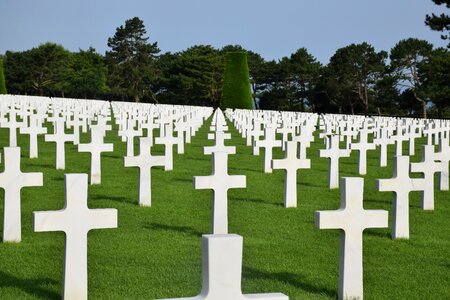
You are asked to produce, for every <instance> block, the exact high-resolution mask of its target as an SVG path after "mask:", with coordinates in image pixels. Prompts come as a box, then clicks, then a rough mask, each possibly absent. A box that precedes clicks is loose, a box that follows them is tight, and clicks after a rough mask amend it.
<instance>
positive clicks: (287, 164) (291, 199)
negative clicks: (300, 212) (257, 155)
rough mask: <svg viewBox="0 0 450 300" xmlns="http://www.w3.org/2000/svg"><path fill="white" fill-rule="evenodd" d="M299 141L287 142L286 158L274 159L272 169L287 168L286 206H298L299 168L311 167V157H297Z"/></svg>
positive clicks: (285, 180) (285, 179)
mask: <svg viewBox="0 0 450 300" xmlns="http://www.w3.org/2000/svg"><path fill="white" fill-rule="evenodd" d="M297 145H298V142H295V141H288V142H286V146H285V148H286V154H285V158H284V159H274V160H272V169H284V170H286V173H285V177H284V207H297V170H298V169H309V168H311V161H310V160H309V159H299V158H297Z"/></svg>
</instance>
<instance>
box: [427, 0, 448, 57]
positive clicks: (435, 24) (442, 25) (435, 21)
mask: <svg viewBox="0 0 450 300" xmlns="http://www.w3.org/2000/svg"><path fill="white" fill-rule="evenodd" d="M432 1H433V2H434V3H435V4H436V5H443V4H445V6H446V7H447V8H450V0H432ZM425 24H426V25H427V26H428V27H430V28H431V30H434V31H440V32H445V31H447V33H443V34H441V38H442V39H443V40H448V39H449V38H450V35H449V32H450V16H449V15H447V14H444V13H443V14H441V15H439V16H437V15H435V14H434V13H433V14H431V16H430V15H426V17H425ZM447 47H449V48H450V42H449V43H448V45H447Z"/></svg>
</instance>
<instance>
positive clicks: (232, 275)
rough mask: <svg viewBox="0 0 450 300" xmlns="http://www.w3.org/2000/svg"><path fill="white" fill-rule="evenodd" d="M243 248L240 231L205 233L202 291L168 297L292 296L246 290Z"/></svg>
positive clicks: (235, 299) (244, 299) (238, 299)
mask: <svg viewBox="0 0 450 300" xmlns="http://www.w3.org/2000/svg"><path fill="white" fill-rule="evenodd" d="M242 248H243V239H242V236H239V235H237V234H211V235H203V237H202V279H203V280H202V281H203V282H202V291H201V292H200V295H198V296H196V297H187V298H170V299H164V300H175V299H184V300H248V299H255V300H257V299H259V300H288V299H289V297H288V296H286V295H283V294H281V293H270V294H247V295H244V294H242V290H241V278H242Z"/></svg>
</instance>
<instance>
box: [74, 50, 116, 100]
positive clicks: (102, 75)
mask: <svg viewBox="0 0 450 300" xmlns="http://www.w3.org/2000/svg"><path fill="white" fill-rule="evenodd" d="M106 83H107V67H106V65H105V62H104V58H103V56H101V55H100V54H98V53H96V52H95V49H94V48H92V47H90V48H89V49H88V50H86V51H84V50H80V51H79V52H77V53H73V54H72V56H71V60H70V62H69V64H68V68H67V72H66V83H65V89H66V91H67V92H68V93H70V94H71V95H72V96H74V97H83V98H87V97H90V98H96V96H97V95H99V94H103V93H106V92H107V91H108V86H107V84H106Z"/></svg>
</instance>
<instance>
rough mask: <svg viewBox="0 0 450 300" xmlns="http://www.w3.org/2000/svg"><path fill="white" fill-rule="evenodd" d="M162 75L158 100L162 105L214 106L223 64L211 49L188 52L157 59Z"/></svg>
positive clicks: (166, 55)
mask: <svg viewBox="0 0 450 300" xmlns="http://www.w3.org/2000/svg"><path fill="white" fill-rule="evenodd" d="M158 66H159V67H160V69H161V74H162V76H161V77H160V80H159V90H158V98H159V99H160V101H162V102H163V103H173V104H189V105H206V106H216V107H217V106H218V105H219V103H220V97H221V88H222V76H223V75H222V74H223V62H222V57H221V54H220V52H219V51H218V50H216V49H214V48H213V47H211V46H201V45H199V46H193V47H190V48H189V49H187V50H185V51H182V52H179V53H175V54H170V53H166V54H163V55H162V56H161V57H160V58H159V62H158Z"/></svg>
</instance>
